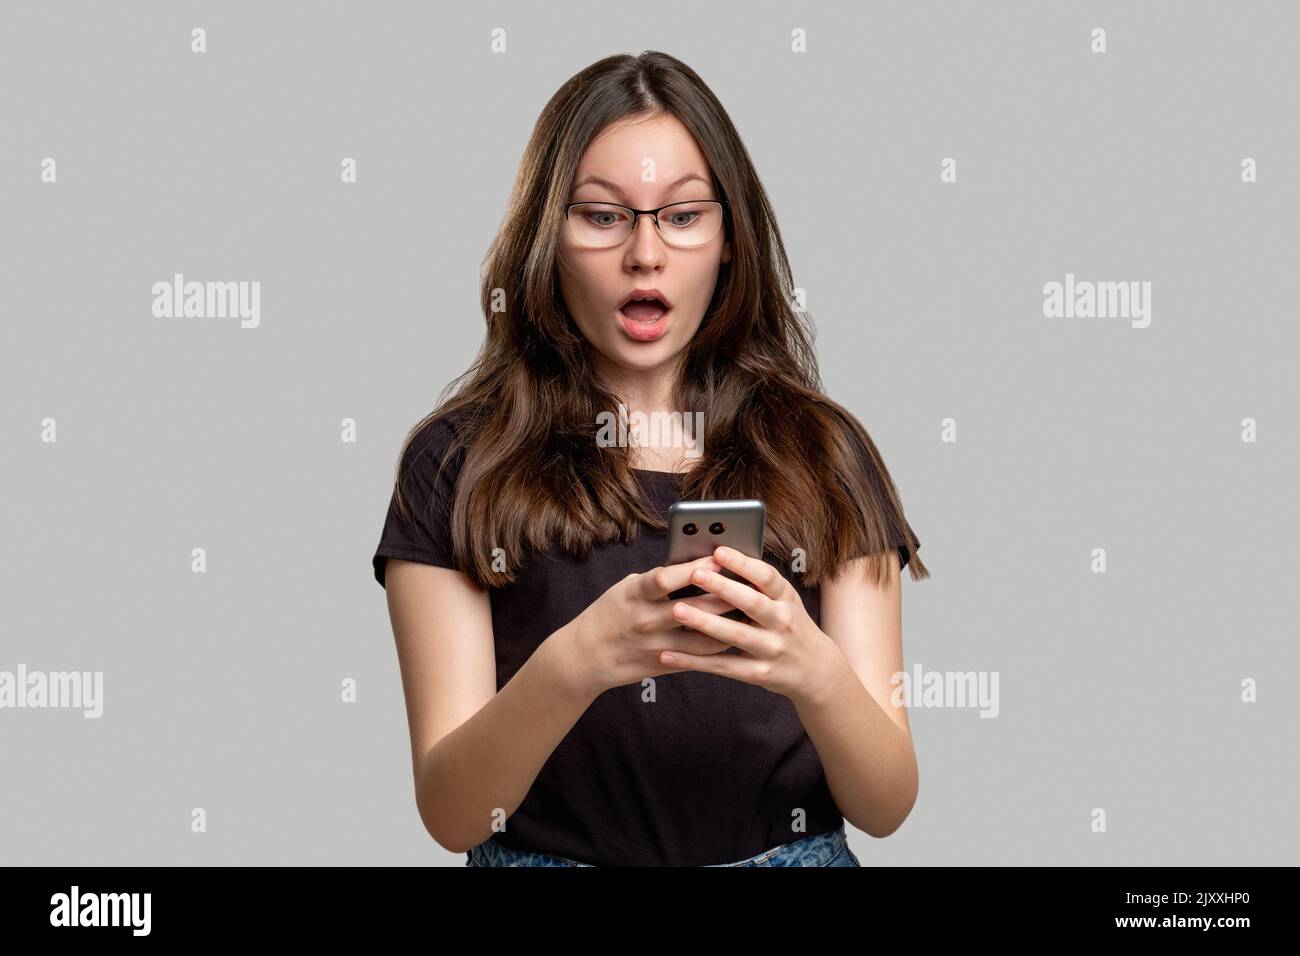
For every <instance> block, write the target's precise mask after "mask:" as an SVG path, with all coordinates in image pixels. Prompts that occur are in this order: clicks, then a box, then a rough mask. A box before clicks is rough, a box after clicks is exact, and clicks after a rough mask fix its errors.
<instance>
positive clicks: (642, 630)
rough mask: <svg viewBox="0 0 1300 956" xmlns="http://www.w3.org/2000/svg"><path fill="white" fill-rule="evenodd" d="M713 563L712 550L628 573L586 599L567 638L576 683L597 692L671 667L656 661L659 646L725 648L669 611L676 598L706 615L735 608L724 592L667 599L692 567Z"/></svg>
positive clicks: (704, 652) (701, 650)
mask: <svg viewBox="0 0 1300 956" xmlns="http://www.w3.org/2000/svg"><path fill="white" fill-rule="evenodd" d="M718 568H719V565H718V564H717V563H716V562H715V561H714V560H713V556H712V555H705V556H704V557H702V558H697V559H696V560H694V561H687V562H684V563H682V564H670V565H666V566H664V567H658V568H653V569H651V570H649V571H646V572H645V573H644V574H629V575H628V576H627V577H625V578H624V579H623V580H622V581H619V582H618V583H617V584H615V585H613V586H612V587H610V588H609V590H607V591H606V592H605V593H604V594H602V595H601V596H600V597H598V598H596V600H594V601H592V602H591V604H590V605H588V606H587V607H586V608H585V609H584V610H583V611H582V613H581V614H579V615H578V616H577V617H576V618H574V619H573V621H571V622H570V624H569V632H570V641H569V642H568V643H569V647H570V649H571V651H572V656H571V660H572V667H574V668H575V669H576V670H577V671H578V672H579V673H578V683H579V684H581V685H582V686H583V687H584V688H586V689H588V690H590V691H593V692H594V693H596V694H598V693H600V692H602V691H605V690H608V689H609V688H611V687H620V686H622V685H623V684H631V683H634V682H636V681H639V680H642V679H644V678H646V677H658V676H660V675H662V674H670V673H672V672H673V671H675V670H677V669H678V668H675V667H665V666H664V665H663V664H661V663H660V661H659V655H660V653H661V652H662V651H664V650H671V651H673V652H679V651H681V652H686V653H689V654H691V655H693V656H694V655H698V656H699V658H700V659H707V658H708V657H709V656H710V655H713V654H721V653H722V652H723V651H725V650H727V648H729V647H730V646H731V645H730V644H727V643H725V642H723V641H717V640H714V639H713V638H711V637H708V636H706V635H704V634H698V633H693V632H691V631H689V630H686V629H684V628H683V627H682V625H681V622H679V621H677V620H675V619H674V618H673V611H672V609H673V607H674V606H676V605H678V604H681V605H686V606H688V607H690V608H691V610H692V611H695V612H698V613H701V614H709V615H712V614H713V613H714V612H716V613H719V614H725V613H727V612H728V611H732V610H735V608H734V607H733V606H732V605H731V604H729V603H727V601H726V599H725V598H721V597H718V596H717V595H714V594H701V595H697V596H695V597H689V598H683V599H682V600H680V601H675V602H674V601H670V600H668V595H669V594H671V593H672V592H673V591H679V590H681V589H682V588H685V587H688V586H690V583H691V573H692V572H694V571H696V570H701V571H707V570H717V569H718Z"/></svg>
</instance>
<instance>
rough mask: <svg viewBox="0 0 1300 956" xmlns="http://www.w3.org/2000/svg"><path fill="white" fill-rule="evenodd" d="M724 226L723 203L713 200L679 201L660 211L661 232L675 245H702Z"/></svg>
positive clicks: (665, 239) (665, 238) (666, 239)
mask: <svg viewBox="0 0 1300 956" xmlns="http://www.w3.org/2000/svg"><path fill="white" fill-rule="evenodd" d="M721 226H722V204H721V203H717V202H713V201H712V200H705V199H700V200H694V201H692V202H677V203H673V204H672V205H671V206H665V207H664V208H663V209H661V210H660V211H659V232H660V234H661V235H663V237H664V241H665V242H668V243H671V244H672V245H674V246H702V245H704V243H706V242H708V241H709V240H711V239H712V238H713V237H714V236H716V235H717V234H718V229H719V228H720V227H721Z"/></svg>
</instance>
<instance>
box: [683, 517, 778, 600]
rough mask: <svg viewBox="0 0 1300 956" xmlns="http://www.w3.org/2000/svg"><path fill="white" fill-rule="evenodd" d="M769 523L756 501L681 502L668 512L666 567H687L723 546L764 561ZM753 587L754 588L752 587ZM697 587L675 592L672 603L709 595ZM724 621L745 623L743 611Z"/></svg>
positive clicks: (733, 575)
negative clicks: (766, 528)
mask: <svg viewBox="0 0 1300 956" xmlns="http://www.w3.org/2000/svg"><path fill="white" fill-rule="evenodd" d="M766 519H767V506H766V505H764V504H763V502H761V501H759V500H758V499H757V498H740V499H734V500H728V501H678V502H675V503H674V504H673V505H671V506H670V507H669V509H668V554H667V557H666V559H665V561H664V563H665V564H684V563H686V562H687V561H694V560H695V559H696V558H702V557H704V556H705V555H708V554H712V553H713V550H714V549H715V548H717V547H719V546H721V545H725V546H726V547H728V548H733V549H735V550H736V551H739V552H740V553H741V554H747V555H749V556H750V557H751V558H758V559H759V560H762V557H763V524H764V522H765V521H766ZM719 573H720V574H722V575H723V577H728V578H731V579H732V580H736V581H742V582H744V583H746V584H749V582H748V581H747V580H746V579H745V578H743V577H741V576H740V575H738V574H736V573H735V572H733V571H731V570H730V569H729V568H723V569H722V571H721V572H719ZM750 586H751V587H752V585H750ZM708 593H709V592H708V591H705V590H704V589H703V588H700V587H697V586H695V585H694V584H690V585H687V586H686V587H684V588H682V589H680V590H677V591H673V592H672V593H671V594H669V595H668V597H669V598H670V599H671V600H674V601H675V600H679V599H680V598H686V597H696V596H698V595H701V594H708ZM723 617H727V618H731V619H732V620H733V621H744V620H746V617H745V613H744V612H743V611H740V610H732V611H728V612H727V613H726V614H724V615H723Z"/></svg>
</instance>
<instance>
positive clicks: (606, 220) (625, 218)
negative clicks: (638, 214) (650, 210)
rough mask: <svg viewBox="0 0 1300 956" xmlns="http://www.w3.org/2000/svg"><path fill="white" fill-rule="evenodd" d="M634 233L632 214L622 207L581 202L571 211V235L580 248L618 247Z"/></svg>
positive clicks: (602, 203)
mask: <svg viewBox="0 0 1300 956" xmlns="http://www.w3.org/2000/svg"><path fill="white" fill-rule="evenodd" d="M631 231H632V214H631V213H630V212H628V211H627V210H626V209H624V208H623V207H622V206H615V205H613V204H611V203H604V202H580V203H578V204H577V205H575V206H572V207H571V208H570V209H569V234H570V235H571V236H573V241H574V242H576V243H577V244H578V245H580V246H588V247H590V248H593V249H604V248H608V247H610V246H617V245H618V244H619V243H621V242H622V241H623V240H624V239H626V238H627V234H628V233H629V232H631Z"/></svg>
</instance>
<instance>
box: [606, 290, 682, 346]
mask: <svg viewBox="0 0 1300 956" xmlns="http://www.w3.org/2000/svg"><path fill="white" fill-rule="evenodd" d="M672 308H673V306H672V303H671V302H669V301H668V300H667V299H665V298H664V297H663V296H662V295H660V293H659V292H658V290H656V289H637V290H636V291H635V292H633V293H632V294H631V295H630V296H628V297H627V298H626V299H625V300H624V301H623V304H622V305H621V306H620V307H619V310H618V320H619V324H620V325H622V326H623V331H625V332H626V333H627V334H628V336H629V337H630V338H631V339H633V340H634V341H637V342H653V341H654V340H655V339H657V338H659V337H661V336H662V335H663V334H664V333H665V332H667V331H668V314H669V313H670V312H671V311H672Z"/></svg>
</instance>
